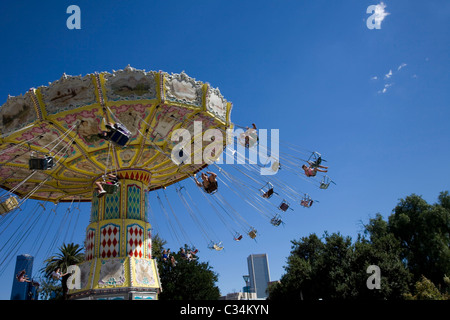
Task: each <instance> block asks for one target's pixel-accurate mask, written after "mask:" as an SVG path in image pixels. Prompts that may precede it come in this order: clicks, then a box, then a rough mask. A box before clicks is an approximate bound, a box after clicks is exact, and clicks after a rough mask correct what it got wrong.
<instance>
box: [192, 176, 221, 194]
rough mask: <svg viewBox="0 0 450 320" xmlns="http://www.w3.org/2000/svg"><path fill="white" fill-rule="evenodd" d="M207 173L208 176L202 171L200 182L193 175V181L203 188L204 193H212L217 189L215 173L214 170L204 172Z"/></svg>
mask: <svg viewBox="0 0 450 320" xmlns="http://www.w3.org/2000/svg"><path fill="white" fill-rule="evenodd" d="M206 173H207V174H209V176H208V175H207V174H205V173H202V175H201V177H202V182H201V183H200V182H199V181H198V180H197V177H195V176H194V180H195V183H196V184H197V186H198V187H199V188H203V190H205V192H206V193H210V194H211V193H214V192H216V191H217V174H215V173H214V172H211V171H208V172H206Z"/></svg>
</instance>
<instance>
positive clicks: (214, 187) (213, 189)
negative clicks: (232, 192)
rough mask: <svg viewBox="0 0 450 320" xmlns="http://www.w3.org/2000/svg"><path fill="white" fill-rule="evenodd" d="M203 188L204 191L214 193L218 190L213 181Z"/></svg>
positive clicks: (216, 184)
mask: <svg viewBox="0 0 450 320" xmlns="http://www.w3.org/2000/svg"><path fill="white" fill-rule="evenodd" d="M203 190H205V192H206V193H209V194H214V193H216V192H217V190H218V183H217V181H215V183H213V182H211V183H210V184H209V185H208V187H207V188H205V187H203Z"/></svg>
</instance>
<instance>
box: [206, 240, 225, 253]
mask: <svg viewBox="0 0 450 320" xmlns="http://www.w3.org/2000/svg"><path fill="white" fill-rule="evenodd" d="M208 248H209V249H211V250H216V251H220V250H222V249H223V246H222V243H221V242H218V243H214V242H211V243H210V244H209V245H208Z"/></svg>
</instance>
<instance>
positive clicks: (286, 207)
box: [278, 202, 289, 211]
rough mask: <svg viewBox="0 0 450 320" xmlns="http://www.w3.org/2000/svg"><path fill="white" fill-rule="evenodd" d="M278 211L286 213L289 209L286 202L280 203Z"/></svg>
mask: <svg viewBox="0 0 450 320" xmlns="http://www.w3.org/2000/svg"><path fill="white" fill-rule="evenodd" d="M278 209H280V210H281V211H286V210H287V209H289V204H288V203H287V202H282V203H281V204H280V206H279V207H278Z"/></svg>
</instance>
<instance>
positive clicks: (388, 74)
mask: <svg viewBox="0 0 450 320" xmlns="http://www.w3.org/2000/svg"><path fill="white" fill-rule="evenodd" d="M390 77H392V70H389V72H388V73H387V74H385V75H384V78H385V79H389V78H390Z"/></svg>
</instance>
